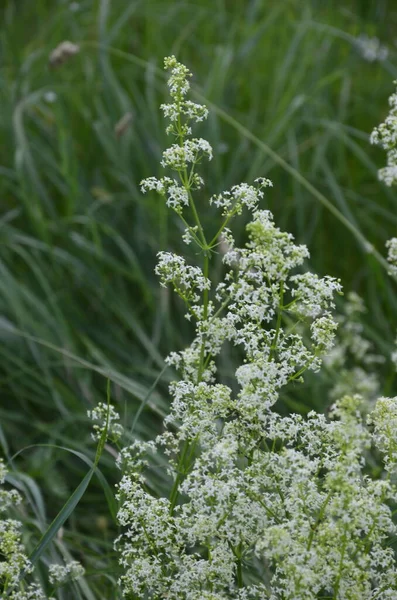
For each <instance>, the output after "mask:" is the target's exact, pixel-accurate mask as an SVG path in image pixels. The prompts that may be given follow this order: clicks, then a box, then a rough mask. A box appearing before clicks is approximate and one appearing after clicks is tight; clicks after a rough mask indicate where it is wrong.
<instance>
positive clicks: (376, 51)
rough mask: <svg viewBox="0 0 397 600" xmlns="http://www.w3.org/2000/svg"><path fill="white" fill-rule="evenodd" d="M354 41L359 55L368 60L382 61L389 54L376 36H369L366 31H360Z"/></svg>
mask: <svg viewBox="0 0 397 600" xmlns="http://www.w3.org/2000/svg"><path fill="white" fill-rule="evenodd" d="M355 43H356V48H357V49H358V51H359V52H360V54H361V56H362V57H363V58H364V59H365V60H367V61H368V62H375V61H379V62H383V61H384V60H386V59H387V57H388V56H389V51H388V49H387V48H386V46H383V45H382V44H381V43H380V41H379V39H378V38H377V37H369V36H368V35H367V34H366V33H362V34H361V35H359V36H358V37H357V38H356V42H355Z"/></svg>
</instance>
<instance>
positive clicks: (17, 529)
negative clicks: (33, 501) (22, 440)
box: [0, 459, 84, 600]
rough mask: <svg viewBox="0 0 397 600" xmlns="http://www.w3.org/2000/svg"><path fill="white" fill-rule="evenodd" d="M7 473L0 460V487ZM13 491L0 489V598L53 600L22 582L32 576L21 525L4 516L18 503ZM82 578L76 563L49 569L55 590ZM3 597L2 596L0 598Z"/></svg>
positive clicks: (18, 496)
mask: <svg viewBox="0 0 397 600" xmlns="http://www.w3.org/2000/svg"><path fill="white" fill-rule="evenodd" d="M6 475H7V469H6V467H5V464H4V461H3V460H2V459H0V486H3V485H4V483H5V478H6ZM21 500H22V497H21V495H20V494H19V492H17V491H16V490H13V489H11V490H5V489H2V487H0V598H7V599H9V600H55V598H54V597H53V596H51V597H49V596H47V595H46V594H45V592H44V590H43V588H42V586H41V585H40V584H38V583H36V582H34V581H32V582H26V579H25V578H26V575H31V574H32V573H33V565H32V563H31V562H30V560H29V558H28V552H27V550H26V548H25V546H24V543H23V536H22V523H21V522H20V521H17V520H16V519H12V518H7V515H6V513H7V512H9V511H11V510H13V509H15V507H17V506H18V505H19V504H20V503H21ZM82 575H84V569H83V567H82V566H81V565H80V563H78V562H76V561H72V562H71V563H69V564H67V565H65V566H64V567H62V566H61V565H50V566H49V581H50V583H52V584H56V585H57V586H59V585H63V584H64V583H65V582H66V581H68V580H69V581H70V580H73V579H77V578H78V577H81V576H82ZM3 594H4V595H3Z"/></svg>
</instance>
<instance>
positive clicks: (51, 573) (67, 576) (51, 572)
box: [48, 560, 85, 586]
mask: <svg viewBox="0 0 397 600" xmlns="http://www.w3.org/2000/svg"><path fill="white" fill-rule="evenodd" d="M84 573H85V569H84V567H83V566H82V565H81V564H80V563H79V562H77V561H76V560H72V561H71V562H70V563H67V564H65V565H58V564H52V565H50V566H49V568H48V580H49V582H50V583H51V584H52V585H56V586H59V585H63V584H64V583H67V582H68V581H75V580H76V579H79V578H80V577H83V576H84Z"/></svg>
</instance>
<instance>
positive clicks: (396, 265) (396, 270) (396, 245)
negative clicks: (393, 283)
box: [386, 237, 397, 275]
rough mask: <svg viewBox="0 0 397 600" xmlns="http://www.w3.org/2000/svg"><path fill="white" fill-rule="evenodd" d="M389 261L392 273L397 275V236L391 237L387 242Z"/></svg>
mask: <svg viewBox="0 0 397 600" xmlns="http://www.w3.org/2000/svg"><path fill="white" fill-rule="evenodd" d="M386 248H387V261H388V263H389V272H390V274H391V275H397V238H396V237H394V238H391V239H390V240H388V241H387V242H386Z"/></svg>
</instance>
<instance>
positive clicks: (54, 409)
mask: <svg viewBox="0 0 397 600" xmlns="http://www.w3.org/2000/svg"><path fill="white" fill-rule="evenodd" d="M329 4H330V3H323V2H314V1H313V2H309V1H308V0H305V1H302V0H285V1H283V2H276V1H265V0H256V1H255V0H251V1H249V2H246V1H243V0H241V1H233V2H232V1H228V0H215V1H214V0H211V1H209V0H202V1H200V2H186V1H180V2H178V1H171V0H161V1H157V2H154V1H153V0H141V1H139V0H137V1H134V2H125V1H123V0H113V2H110V0H99V1H98V2H94V1H93V0H83V1H82V2H79V3H77V5H76V6H77V8H78V10H76V11H73V10H71V6H72V3H70V2H65V1H61V0H57V1H56V0H51V1H50V0H40V1H39V0H37V1H36V2H34V3H32V2H29V1H28V0H25V1H23V0H18V1H17V0H7V1H6V3H5V5H3V7H2V8H0V13H1V14H0V23H1V25H0V55H1V63H0V106H1V112H0V142H1V143H0V197H1V201H2V213H1V220H0V242H1V253H0V311H1V320H0V336H1V345H0V358H1V360H0V369H1V379H0V381H1V401H0V444H1V447H2V450H3V452H4V454H5V455H6V456H7V457H8V458H11V457H12V456H13V455H14V453H16V452H19V451H21V450H23V451H22V452H21V454H19V455H18V456H17V457H16V458H15V459H14V460H12V466H13V467H14V468H15V473H14V479H15V480H16V481H17V482H18V485H19V486H20V487H21V488H22V489H23V490H24V491H25V494H26V496H27V498H28V500H29V502H30V505H31V514H32V515H34V516H32V521H31V539H30V540H29V544H30V545H31V546H32V547H33V546H34V544H35V542H36V541H37V539H38V537H39V532H40V531H44V530H45V527H46V525H48V523H49V522H50V521H51V519H52V518H53V517H54V516H55V515H56V514H57V512H58V511H59V510H60V509H61V507H62V506H63V504H64V502H65V501H67V499H68V498H69V497H70V495H71V493H72V491H73V490H74V489H75V488H76V487H77V485H78V484H79V482H80V481H81V480H82V479H83V477H84V474H85V472H86V470H87V466H86V465H84V463H83V462H82V461H81V460H80V459H79V458H77V457H76V456H75V455H73V454H71V453H70V452H68V451H66V450H62V449H60V448H59V447H60V446H61V447H63V448H68V449H73V450H78V451H80V452H81V453H83V454H84V455H85V456H86V457H89V458H90V459H91V460H92V459H93V457H94V454H95V448H94V446H93V444H92V442H91V441H90V437H89V435H90V425H89V423H88V422H87V418H86V410H87V409H88V408H91V407H92V406H93V405H95V404H96V403H97V402H98V401H100V400H104V399H105V397H106V379H107V378H109V379H110V381H111V393H112V400H113V402H114V403H115V404H116V405H117V407H118V409H119V411H120V412H121V414H122V415H123V420H124V423H125V425H126V426H127V429H128V428H130V427H131V425H132V423H133V422H134V431H133V432H132V433H131V435H132V436H133V435H138V436H142V437H148V436H149V434H150V432H151V431H152V430H153V429H155V428H156V427H158V426H159V422H160V419H159V417H160V416H161V415H163V414H164V412H165V411H166V410H167V382H168V381H169V380H170V379H171V378H172V373H169V372H168V371H167V370H164V356H165V355H166V354H167V353H168V352H169V351H170V350H171V349H178V348H181V347H183V345H184V344H185V340H187V339H188V336H189V324H188V323H186V322H184V320H183V319H182V318H181V317H180V314H179V312H180V310H179V308H180V307H179V306H178V304H175V301H174V300H173V299H171V297H169V296H168V293H167V292H166V291H165V290H160V289H159V286H158V282H157V281H156V279H155V277H154V275H153V267H154V264H155V255H156V252H157V251H158V250H159V249H171V248H174V249H177V245H178V244H179V241H178V240H179V232H178V231H176V227H177V225H176V223H175V221H174V220H173V219H172V217H171V218H170V217H169V216H168V215H167V212H166V210H165V207H164V206H162V205H161V204H160V203H159V201H158V199H157V197H154V195H153V197H152V196H150V195H145V196H142V195H141V194H140V192H139V181H140V180H141V179H142V178H143V177H145V176H148V175H151V174H153V173H154V172H156V170H157V164H158V161H159V156H160V152H161V148H162V147H164V146H165V143H163V142H164V137H163V136H164V133H163V124H162V118H161V115H160V113H159V110H158V105H159V104H160V103H161V101H162V100H163V99H164V98H165V96H166V90H165V85H164V78H163V76H162V74H161V66H162V58H163V56H165V55H169V54H172V53H175V54H176V55H177V56H178V58H179V59H180V60H182V61H183V62H184V63H186V64H187V65H188V66H189V68H191V70H192V71H193V72H194V73H195V74H196V77H197V81H199V82H201V85H200V87H199V86H197V85H196V87H195V92H196V94H197V95H198V96H199V97H200V99H201V100H202V99H203V98H204V99H205V101H206V102H207V103H210V104H211V105H212V111H211V118H210V120H209V122H208V123H206V124H205V125H204V126H203V137H205V138H206V139H208V140H209V141H210V142H211V144H212V145H213V146H214V148H215V149H216V150H217V152H216V154H218V155H219V153H221V155H222V158H221V160H218V161H217V163H216V164H215V165H214V168H212V169H211V171H212V173H213V175H212V176H211V177H212V180H211V181H210V185H211V189H212V190H217V189H218V190H222V189H225V188H227V187H228V186H231V185H233V184H235V183H236V182H239V181H251V180H253V179H254V178H255V177H257V176H268V177H270V178H271V179H272V180H273V182H274V188H273V190H272V191H271V192H270V193H269V194H267V200H266V202H267V206H268V208H269V209H270V210H272V212H273V213H274V215H275V219H276V222H277V224H278V225H279V226H280V227H281V228H283V229H285V230H288V231H292V232H293V233H294V235H295V236H296V238H297V240H298V241H299V242H302V243H306V244H307V245H308V246H309V248H310V251H311V253H312V260H311V264H312V266H313V267H314V268H315V269H316V270H317V271H318V272H319V273H321V274H325V273H329V274H331V275H334V276H338V277H341V278H342V282H343V284H344V286H345V288H346V290H351V289H354V290H356V291H358V292H359V293H360V294H361V295H362V296H363V297H364V298H365V301H366V304H367V306H368V315H367V319H366V329H367V333H368V335H369V336H370V337H371V338H372V339H373V340H374V343H375V344H376V345H377V347H378V349H379V350H380V351H381V352H384V353H387V352H388V351H389V350H390V348H391V344H392V342H393V339H394V334H395V327H396V324H397V319H396V314H397V310H396V309H397V302H396V294H395V284H394V283H393V282H392V281H390V280H389V279H388V277H387V275H386V272H385V270H384V266H383V265H382V262H381V261H379V259H378V257H377V256H376V255H374V253H373V252H368V248H369V246H368V244H371V245H373V246H374V247H375V248H376V249H377V250H378V251H379V252H380V253H381V254H382V253H383V252H384V242H385V240H386V239H388V238H389V237H391V236H392V235H395V234H396V228H397V216H396V215H397V211H396V208H397V198H396V194H395V192H393V191H391V190H388V189H386V188H385V187H384V185H382V184H380V183H378V181H377V178H376V172H377V168H378V167H379V166H381V165H382V164H383V162H382V161H383V160H384V157H383V154H382V153H381V152H380V151H378V150H376V149H374V148H371V147H370V145H369V141H368V135H369V132H370V131H371V129H372V128H373V126H375V125H376V124H377V123H378V122H380V120H381V119H382V118H383V117H384V115H385V114H386V111H387V97H388V96H389V94H390V92H391V90H392V81H393V79H395V78H396V76H397V63H396V59H397V51H396V45H395V37H394V32H395V27H396V24H397V10H396V9H395V7H394V6H393V2H387V1H386V0H383V1H378V2H376V3H367V2H364V1H361V2H359V1H356V2H354V1H351V2H347V3H346V2H343V3H342V2H341V3H337V4H336V5H335V3H332V8H330V7H329V6H328V5H329ZM363 32H365V33H367V34H368V35H370V36H371V35H376V36H378V37H379V38H380V39H381V41H382V43H384V44H386V45H387V46H388V48H389V57H388V59H387V60H386V61H384V62H382V63H379V62H374V63H368V62H366V61H365V60H364V59H363V58H362V56H361V55H360V53H359V52H358V51H357V48H356V46H355V38H356V37H357V36H358V35H359V34H360V33H363ZM65 39H69V40H71V41H73V42H75V43H78V44H79V45H80V53H79V54H78V55H76V56H74V57H72V58H71V59H70V60H69V61H67V62H66V63H65V64H64V65H63V66H61V67H59V68H52V69H51V68H49V66H48V57H49V54H50V52H51V51H52V50H53V49H54V48H55V47H56V46H57V45H58V44H59V43H60V42H61V41H63V40H65ZM126 113H131V116H132V119H131V122H130V124H129V125H128V127H127V128H126V129H125V131H124V132H123V133H122V134H121V135H116V133H115V126H116V124H117V123H118V122H119V121H120V119H121V118H122V117H123V116H124V115H125V114H126ZM204 201H205V193H204V194H203V202H204ZM211 218H212V215H211V211H210V209H208V223H209V224H210V223H211ZM240 235H243V229H241V232H240ZM193 258H194V257H193ZM229 361H230V362H229ZM232 362H233V356H230V359H228V360H225V361H224V364H223V365H222V372H223V374H224V377H225V378H227V376H228V373H230V364H231V363H232ZM160 375H161V376H160ZM384 376H385V380H386V378H388V376H389V372H388V370H387V368H385V373H384ZM155 382H156V385H153V384H154V383H155ZM317 383H318V394H316V397H315V398H314V397H308V396H307V393H305V392H304V391H303V392H298V391H297V393H296V397H293V398H291V399H290V402H291V403H293V405H294V406H296V405H297V404H298V405H299V406H301V407H302V410H307V409H308V408H309V407H310V406H316V407H317V408H320V409H321V407H322V406H323V405H324V403H325V391H326V388H327V382H326V381H320V380H318V382H317ZM389 383H390V382H389ZM390 386H391V387H392V386H393V383H390V384H389V388H390ZM287 401H288V399H286V402H287ZM286 407H287V408H288V403H287V404H286ZM138 411H139V412H138ZM137 415H138V417H137ZM42 443H45V444H48V445H47V446H45V447H43V446H40V445H39V444H42ZM28 447H29V448H28ZM24 448H26V449H25V450H24ZM113 464H114V462H113V456H111V454H110V450H109V451H108V452H107V451H106V449H105V452H104V456H103V458H102V462H101V469H102V470H103V473H104V475H105V477H106V479H107V480H108V481H109V483H110V484H113V483H114V482H115V481H116V480H117V473H115V472H114V467H113ZM22 472H23V473H24V475H23V476H22V475H21V474H20V473H22ZM18 473H19V475H18ZM113 535H114V524H112V522H111V520H110V518H109V514H108V508H107V504H106V499H105V495H104V493H103V489H102V487H101V485H100V483H99V482H97V481H95V480H93V481H92V483H91V484H90V487H89V488H88V490H87V492H86V494H85V495H84V496H83V498H82V500H81V502H80V504H79V507H78V509H77V510H76V511H75V512H74V513H73V515H72V516H71V517H70V519H69V521H68V525H67V528H66V529H65V532H64V534H63V538H61V537H60V536H58V538H57V540H58V541H57V544H58V552H68V553H70V552H72V553H74V555H77V558H78V557H79V556H80V557H81V556H82V555H84V557H85V561H86V563H87V564H88V565H89V569H88V570H89V578H88V580H87V581H88V582H89V583H87V584H81V585H82V586H83V587H81V589H80V588H79V590H78V593H79V594H80V595H79V596H74V597H81V598H109V595H108V594H109V591H108V590H109V589H111V583H109V586H110V587H109V588H107V583H106V581H107V580H108V579H107V578H112V577H116V576H117V570H116V567H115V573H109V572H107V573H106V575H105V574H104V573H103V569H104V565H105V564H107V562H106V561H105V555H106V556H111V554H112V552H113V551H112V546H111V540H112V536H113ZM54 551H55V550H54ZM84 586H85V587H84ZM83 588H84V589H83ZM75 593H76V594H77V592H75Z"/></svg>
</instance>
